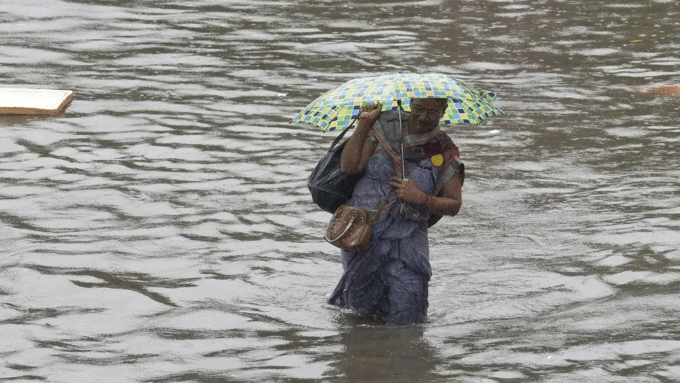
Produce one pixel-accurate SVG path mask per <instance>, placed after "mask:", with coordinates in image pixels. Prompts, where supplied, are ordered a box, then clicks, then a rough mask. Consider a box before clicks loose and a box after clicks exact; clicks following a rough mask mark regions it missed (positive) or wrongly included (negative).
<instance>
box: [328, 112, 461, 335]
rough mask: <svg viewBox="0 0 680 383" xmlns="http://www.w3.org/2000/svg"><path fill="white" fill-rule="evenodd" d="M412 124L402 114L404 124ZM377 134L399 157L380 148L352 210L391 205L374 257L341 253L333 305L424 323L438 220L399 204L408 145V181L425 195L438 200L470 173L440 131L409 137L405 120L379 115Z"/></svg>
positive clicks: (376, 230) (377, 226)
mask: <svg viewBox="0 0 680 383" xmlns="http://www.w3.org/2000/svg"><path fill="white" fill-rule="evenodd" d="M409 117H410V115H409V114H408V113H403V112H402V114H401V118H402V124H406V123H407V121H408V118H409ZM373 132H374V134H376V135H380V137H381V138H382V139H383V141H384V142H385V144H386V145H388V146H389V147H390V148H391V149H392V152H393V154H396V156H392V155H391V154H390V153H389V152H388V151H387V150H385V148H384V147H383V146H382V145H381V144H378V146H377V148H376V152H375V154H374V155H373V156H372V157H371V159H370V160H369V162H368V165H367V166H366V170H365V173H364V176H363V177H362V178H361V180H359V182H358V184H357V185H356V187H355V189H354V194H353V196H352V198H351V199H350V200H349V202H348V204H350V205H355V206H359V207H362V208H364V209H367V210H369V211H376V210H377V209H378V207H379V206H380V203H381V202H382V200H383V198H384V197H385V195H387V196H388V197H387V203H386V205H385V206H384V207H383V208H382V209H381V211H380V212H379V214H378V215H377V217H376V219H375V220H374V224H373V231H372V235H371V241H370V245H369V248H368V250H366V251H362V252H348V251H342V252H341V255H342V265H343V269H344V273H343V276H342V279H341V280H340V282H339V283H338V285H337V287H336V288H335V290H334V291H333V293H332V294H331V297H330V298H329V300H328V303H330V304H333V305H338V306H342V307H348V308H352V309H355V310H357V311H359V312H361V313H366V314H377V315H380V316H384V317H385V318H387V321H388V323H390V324H407V323H418V322H423V321H425V320H426V319H427V316H426V315H427V306H428V299H427V294H428V282H429V280H430V276H431V274H432V270H431V267H430V262H429V246H428V239H427V231H428V227H429V226H431V224H433V223H434V222H436V220H437V219H438V216H435V215H434V214H431V213H430V212H429V211H428V210H427V209H426V208H425V207H424V206H419V205H414V204H411V203H407V202H403V201H401V200H399V199H398V198H397V196H396V192H395V190H394V189H393V188H392V187H391V186H390V182H391V180H392V177H394V176H401V169H402V165H401V144H402V143H404V159H405V163H406V164H405V168H406V171H405V173H406V177H407V178H410V179H413V180H414V181H415V183H416V185H417V186H418V188H420V190H422V191H424V192H425V193H429V194H434V195H438V194H440V192H441V189H442V187H443V186H444V184H446V182H447V181H448V180H449V179H451V177H453V176H454V175H458V176H460V177H464V166H463V163H462V162H461V161H460V159H459V154H458V148H457V147H456V146H455V145H454V144H453V141H451V138H449V136H448V135H446V133H444V132H441V131H440V130H439V127H437V128H435V129H434V130H433V131H432V132H429V133H426V134H422V135H417V136H406V137H403V135H402V131H401V128H400V126H399V115H398V114H397V112H396V111H391V112H383V113H381V115H380V117H379V118H378V120H377V121H376V123H375V125H374V128H373ZM369 139H370V138H369ZM438 156H439V157H438ZM437 165H438V166H437ZM439 218H440V217H439Z"/></svg>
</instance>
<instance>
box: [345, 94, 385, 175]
mask: <svg viewBox="0 0 680 383" xmlns="http://www.w3.org/2000/svg"><path fill="white" fill-rule="evenodd" d="M381 111H382V104H380V102H376V103H375V104H371V105H364V106H362V107H361V109H360V110H359V123H358V124H357V127H356V130H355V131H354V133H353V134H352V136H351V137H350V138H349V140H348V141H347V144H346V145H345V148H344V149H343V151H342V156H341V157H340V171H341V172H343V173H345V174H357V173H361V172H362V171H363V170H364V169H366V165H368V160H370V159H371V156H373V152H375V147H376V145H375V144H374V143H372V142H370V141H369V140H368V139H367V137H368V133H369V132H370V131H371V128H372V127H373V124H374V123H375V120H376V119H377V118H378V116H379V115H380V112H381Z"/></svg>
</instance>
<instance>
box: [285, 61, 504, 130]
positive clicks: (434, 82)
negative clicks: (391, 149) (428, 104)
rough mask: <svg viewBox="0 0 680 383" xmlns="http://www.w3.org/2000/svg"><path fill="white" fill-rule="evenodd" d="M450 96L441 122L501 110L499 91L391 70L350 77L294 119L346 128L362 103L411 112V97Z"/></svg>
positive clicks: (477, 118) (471, 119)
mask: <svg viewBox="0 0 680 383" xmlns="http://www.w3.org/2000/svg"><path fill="white" fill-rule="evenodd" d="M427 97H430V98H448V100H449V107H448V108H447V109H446V114H445V115H444V117H442V119H441V121H440V122H439V123H440V124H479V123H480V122H482V120H483V119H485V118H487V117H490V116H493V115H496V114H502V113H503V111H502V110H501V109H500V108H499V107H497V106H496V105H494V101H495V100H496V95H495V94H494V93H492V92H488V91H484V90H483V91H476V90H474V89H473V88H471V87H469V86H468V85H466V84H465V83H463V82H462V81H460V80H456V79H454V78H452V77H449V76H447V75H444V74H441V73H423V74H420V73H390V74H384V75H380V76H371V77H361V78H355V79H354V80H350V81H348V82H346V83H344V84H342V85H340V86H339V87H337V88H335V89H332V90H329V91H328V92H326V93H324V94H323V95H321V96H320V97H319V98H317V99H316V100H314V101H313V102H312V103H311V104H309V105H307V106H306V107H305V108H304V109H303V110H302V112H300V113H298V115H297V116H295V117H294V118H293V120H292V121H291V122H301V123H306V124H312V125H315V126H318V127H319V128H321V130H323V131H333V130H344V129H347V128H348V127H349V126H350V125H351V123H352V120H355V119H356V118H357V117H358V114H359V108H361V106H362V105H365V104H369V103H372V102H375V101H380V102H381V103H382V104H383V110H397V109H398V108H399V105H398V103H397V101H398V100H401V105H402V108H403V109H404V110H405V111H407V112H410V111H411V108H410V100H411V98H427Z"/></svg>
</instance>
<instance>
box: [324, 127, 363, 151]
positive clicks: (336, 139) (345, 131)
mask: <svg viewBox="0 0 680 383" xmlns="http://www.w3.org/2000/svg"><path fill="white" fill-rule="evenodd" d="M355 121H356V119H354V120H352V122H350V124H349V126H348V127H347V129H345V130H343V131H342V133H340V135H338V136H337V137H335V139H334V140H333V143H332V144H331V147H330V148H329V149H328V151H331V150H333V148H334V147H335V145H337V144H338V142H340V140H342V137H344V136H345V134H347V131H349V130H350V129H352V125H354V122H355Z"/></svg>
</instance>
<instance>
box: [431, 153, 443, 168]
mask: <svg viewBox="0 0 680 383" xmlns="http://www.w3.org/2000/svg"><path fill="white" fill-rule="evenodd" d="M443 163H444V156H442V155H441V154H437V155H436V156H432V165H434V166H442V164H443Z"/></svg>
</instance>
